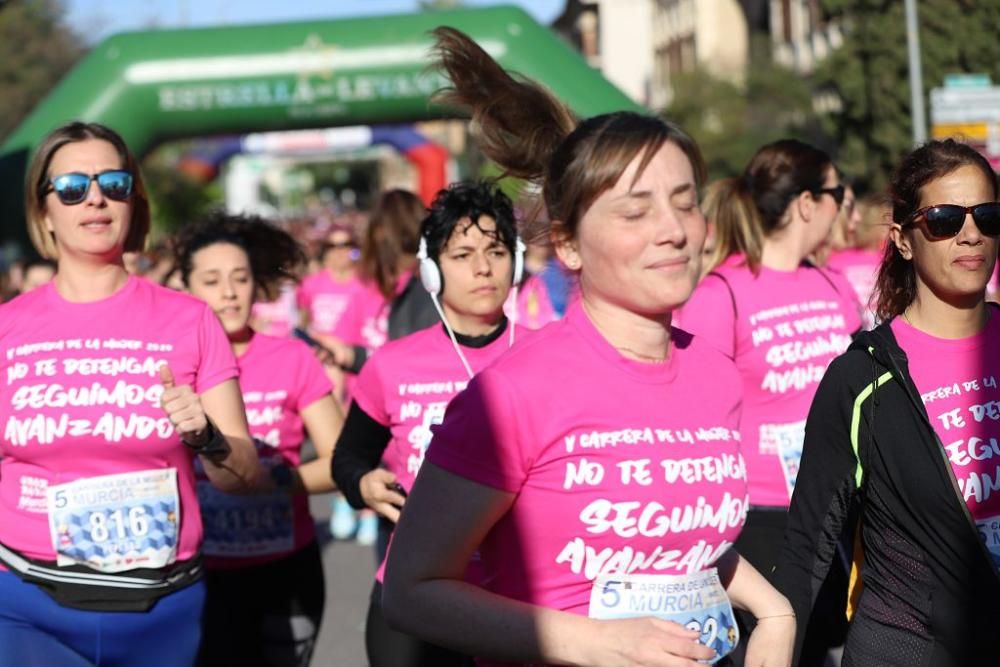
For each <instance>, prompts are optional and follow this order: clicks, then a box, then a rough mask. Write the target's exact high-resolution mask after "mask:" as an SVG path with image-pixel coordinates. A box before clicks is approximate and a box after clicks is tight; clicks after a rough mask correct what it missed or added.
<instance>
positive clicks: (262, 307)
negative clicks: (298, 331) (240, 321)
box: [251, 285, 299, 338]
mask: <svg viewBox="0 0 1000 667" xmlns="http://www.w3.org/2000/svg"><path fill="white" fill-rule="evenodd" d="M298 314H299V313H298V310H297V308H296V307H295V286H294V285H286V286H285V287H283V288H282V289H281V293H280V294H279V295H278V298H277V299H275V300H274V301H256V302H254V304H253V309H252V311H251V323H252V325H253V328H254V331H256V332H258V333H262V334H267V335H268V336H277V337H279V338H282V337H285V336H290V335H291V334H292V329H294V328H295V327H296V326H297V325H298V319H299V318H298Z"/></svg>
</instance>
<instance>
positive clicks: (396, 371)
mask: <svg viewBox="0 0 1000 667" xmlns="http://www.w3.org/2000/svg"><path fill="white" fill-rule="evenodd" d="M421 237H422V250H421V254H422V255H423V256H424V257H425V259H422V260H421V262H422V266H421V269H420V272H421V275H422V276H423V283H424V287H425V288H427V290H428V292H429V293H430V294H431V295H432V296H433V297H434V298H439V300H440V306H441V309H442V316H443V317H442V324H443V326H440V327H430V328H428V329H424V330H422V331H418V332H417V333H414V334H410V335H409V336H404V337H403V338H400V339H398V340H395V341H392V342H389V343H386V345H384V346H383V347H382V348H380V349H379V350H378V351H377V352H376V353H375V354H374V355H373V356H372V358H371V359H369V360H368V363H367V364H365V367H364V368H363V369H362V371H361V375H360V376H359V378H358V383H357V385H356V386H355V391H354V403H353V404H352V405H351V410H350V412H349V413H348V418H347V424H346V426H345V428H344V432H343V433H342V434H341V437H340V440H339V441H338V443H337V449H336V452H337V454H336V456H335V457H334V461H333V474H334V478H335V479H336V480H337V485H338V487H339V488H340V489H341V490H342V491H343V493H344V495H345V496H346V497H347V499H348V500H349V501H350V502H351V505H352V506H354V507H357V508H361V507H370V508H372V509H374V510H375V511H377V512H378V513H379V514H380V515H382V516H383V517H385V518H386V519H387V520H389V521H391V522H392V523H393V524H395V523H396V521H397V520H398V519H399V511H400V508H401V507H402V506H403V504H404V502H405V497H406V493H407V492H409V490H410V488H411V487H412V486H413V479H414V478H415V477H416V474H417V471H418V470H419V469H420V465H421V464H422V463H423V460H424V453H425V451H426V449H427V444H428V443H429V442H430V437H431V431H430V428H431V426H432V425H434V424H438V423H440V422H441V419H442V418H443V417H444V410H445V406H447V404H448V402H449V401H450V400H451V399H452V398H453V397H454V396H455V394H457V393H458V392H460V391H461V390H462V389H464V388H465V386H466V385H467V384H468V382H469V380H470V379H471V377H472V375H473V374H474V373H476V372H478V371H480V370H482V369H483V368H485V367H486V366H488V365H489V364H490V363H491V362H492V361H493V360H494V359H496V358H497V357H499V356H500V355H501V354H503V353H504V352H506V351H507V350H508V349H509V348H510V346H511V345H512V344H513V342H514V340H515V339H516V334H515V332H514V330H513V327H514V324H513V323H511V322H508V320H507V318H506V317H505V316H504V313H503V305H504V302H505V301H506V299H507V294H508V293H509V292H511V285H512V284H513V283H514V282H515V280H516V279H517V278H519V277H520V276H518V275H516V274H517V273H518V272H519V271H520V270H523V269H518V268H516V267H518V266H520V267H523V254H524V252H523V247H522V248H520V249H519V248H518V245H519V244H520V240H519V239H518V236H517V223H516V222H515V220H514V211H513V208H512V206H511V202H510V200H509V199H508V198H507V196H506V195H504V194H503V193H502V192H501V191H500V190H498V189H495V188H494V187H492V186H490V185H488V184H486V183H456V184H453V185H451V186H449V187H448V188H447V189H445V190H442V191H441V192H439V193H438V195H437V197H436V198H435V200H434V203H433V204H432V205H431V208H430V212H429V213H428V215H427V217H426V218H425V219H424V222H423V225H422V227H421ZM521 333H522V334H523V333H524V332H521ZM380 461H384V465H385V467H384V468H382V467H380V466H379V463H380ZM476 574H478V569H477V568H475V567H473V568H471V569H470V580H476V579H475V578H476ZM383 578H384V563H383V564H382V566H380V567H379V570H378V572H377V573H376V577H375V579H376V581H375V586H374V588H373V590H372V596H371V604H370V606H369V610H368V622H367V624H366V627H365V645H366V647H367V650H368V660H369V662H370V664H371V667H447V665H463V664H467V663H468V662H469V659H468V658H465V657H463V656H461V655H458V654H455V653H453V652H451V651H449V650H447V649H442V648H439V647H436V646H433V645H430V644H427V643H424V642H422V641H420V640H418V639H416V638H414V637H411V636H409V635H405V634H403V633H400V632H397V631H395V630H392V629H390V628H389V627H388V626H387V625H386V623H385V619H384V618H383V616H382V581H383ZM476 583H479V582H478V580H476Z"/></svg>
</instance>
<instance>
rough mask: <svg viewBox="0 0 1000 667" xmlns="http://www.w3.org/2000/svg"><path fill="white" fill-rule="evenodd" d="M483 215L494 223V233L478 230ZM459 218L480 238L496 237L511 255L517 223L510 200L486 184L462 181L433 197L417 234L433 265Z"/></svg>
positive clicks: (490, 183)
mask: <svg viewBox="0 0 1000 667" xmlns="http://www.w3.org/2000/svg"><path fill="white" fill-rule="evenodd" d="M484 215H486V216H489V217H491V218H493V219H494V220H495V221H496V224H497V226H496V232H492V231H489V232H487V231H486V230H484V229H483V228H482V227H480V226H479V218H481V217H482V216H484ZM462 218H469V220H470V222H471V224H472V225H475V226H476V227H477V228H479V231H481V232H483V233H484V234H487V235H494V236H496V238H497V240H498V241H500V243H503V244H504V245H505V246H507V249H508V250H509V251H510V253H511V255H513V254H514V251H515V246H516V245H517V220H516V219H515V217H514V205H513V204H512V203H511V201H510V198H509V197H508V196H507V195H505V194H504V193H503V191H502V190H500V188H498V187H496V186H495V185H494V184H493V183H492V182H490V181H463V182H458V183H452V184H451V185H449V186H448V187H446V188H444V189H443V190H441V191H439V192H438V193H437V195H435V196H434V201H433V203H432V204H431V207H430V211H429V212H428V214H427V217H425V218H424V220H423V223H421V225H420V234H421V236H423V237H424V238H425V239H426V240H427V255H428V256H429V257H430V258H431V259H433V260H434V261H437V259H438V257H439V256H440V255H441V251H442V250H443V249H444V247H445V246H446V245H447V244H448V239H450V238H451V235H452V234H453V233H454V231H455V227H456V226H458V222H459V220H461V219H462Z"/></svg>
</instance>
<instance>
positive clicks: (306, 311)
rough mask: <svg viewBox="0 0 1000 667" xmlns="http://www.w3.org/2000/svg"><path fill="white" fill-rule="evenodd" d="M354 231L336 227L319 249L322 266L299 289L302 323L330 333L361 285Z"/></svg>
mask: <svg viewBox="0 0 1000 667" xmlns="http://www.w3.org/2000/svg"><path fill="white" fill-rule="evenodd" d="M357 247H358V244H357V242H356V241H355V240H354V230H352V229H351V228H350V227H347V226H345V225H337V226H335V227H333V228H332V229H331V230H330V232H329V233H328V234H327V236H326V239H324V241H323V243H322V245H321V246H320V251H319V260H320V264H321V266H320V269H319V270H318V271H316V272H315V273H312V274H310V275H308V276H306V277H305V278H303V279H302V283H301V284H300V285H299V288H298V290H297V294H296V296H297V300H298V306H299V308H300V309H301V319H300V322H301V324H302V326H303V327H307V328H310V329H312V330H313V331H315V332H316V333H320V334H326V335H330V334H332V333H333V332H334V331H336V330H337V323H338V322H340V318H341V317H343V315H344V312H346V310H347V307H348V306H349V305H350V304H351V300H352V299H353V298H354V294H355V293H356V292H357V291H358V289H359V288H360V286H361V281H360V280H359V279H358V272H357V266H356V265H355V262H354V256H353V253H354V252H356V251H357Z"/></svg>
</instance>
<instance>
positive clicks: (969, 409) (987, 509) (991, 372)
mask: <svg viewBox="0 0 1000 667" xmlns="http://www.w3.org/2000/svg"><path fill="white" fill-rule="evenodd" d="M990 311H991V317H990V320H989V322H988V323H987V325H986V329H985V330H984V331H983V332H982V333H979V334H977V335H975V336H970V337H969V338H960V339H953V340H948V339H943V338H936V337H934V336H931V335H930V334H927V333H924V332H922V331H919V330H917V329H915V328H913V327H912V326H910V325H909V324H908V323H906V322H905V321H904V320H903V318H901V317H897V318H896V319H894V320H893V321H892V324H891V325H890V326H891V327H892V332H893V334H895V336H896V340H897V341H898V342H899V346H900V347H902V348H903V350H905V351H906V356H907V359H908V362H909V371H910V376H911V377H912V378H913V383H914V384H915V385H916V386H917V390H918V391H919V392H920V398H921V399H922V400H923V402H924V406H925V407H926V408H927V415H928V417H930V421H931V424H933V425H934V430H935V431H936V432H937V434H938V437H939V438H941V443H942V444H943V445H944V449H945V452H946V453H947V454H948V460H949V461H950V462H951V468H952V470H954V472H955V477H956V478H957V479H958V487H959V489H960V490H961V492H962V495H963V496H964V497H965V503H966V504H967V505H968V507H969V511H970V512H971V513H972V518H973V519H975V521H976V525H977V526H978V527H979V532H980V535H981V536H982V539H983V542H984V543H985V544H986V547H987V549H989V551H990V553H991V554H992V556H993V563H994V565H996V566H998V567H1000V492H998V489H1000V389H997V382H998V380H1000V308H998V307H996V306H995V305H993V306H990Z"/></svg>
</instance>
